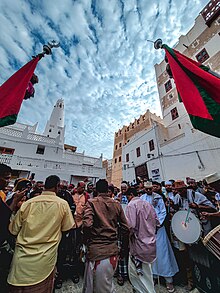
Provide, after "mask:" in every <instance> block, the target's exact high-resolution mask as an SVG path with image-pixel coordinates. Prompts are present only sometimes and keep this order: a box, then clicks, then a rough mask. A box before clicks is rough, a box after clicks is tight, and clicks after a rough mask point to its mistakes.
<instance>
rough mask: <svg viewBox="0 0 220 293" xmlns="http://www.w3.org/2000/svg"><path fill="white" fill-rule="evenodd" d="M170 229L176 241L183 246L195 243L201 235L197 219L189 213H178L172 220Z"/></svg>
mask: <svg viewBox="0 0 220 293" xmlns="http://www.w3.org/2000/svg"><path fill="white" fill-rule="evenodd" d="M171 227H172V230H173V233H174V235H175V236H176V238H177V239H179V240H180V241H182V242H183V243H185V244H193V243H195V242H197V241H198V240H199V239H200V237H201V233H202V227H201V225H200V222H199V220H198V218H197V217H196V216H195V215H194V214H193V213H192V212H191V211H190V210H188V211H178V212H177V213H175V215H174V216H173V218H172V221H171Z"/></svg>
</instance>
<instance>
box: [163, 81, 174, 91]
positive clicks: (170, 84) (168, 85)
mask: <svg viewBox="0 0 220 293" xmlns="http://www.w3.org/2000/svg"><path fill="white" fill-rule="evenodd" d="M164 86H165V90H166V93H167V92H169V91H170V90H171V89H172V83H171V81H170V80H168V81H167V82H166V83H165V85H164Z"/></svg>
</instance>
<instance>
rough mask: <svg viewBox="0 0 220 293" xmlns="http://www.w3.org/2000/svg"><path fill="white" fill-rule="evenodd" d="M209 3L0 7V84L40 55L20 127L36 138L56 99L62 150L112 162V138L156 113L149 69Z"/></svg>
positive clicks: (102, 0)
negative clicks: (34, 131) (53, 44)
mask: <svg viewBox="0 0 220 293" xmlns="http://www.w3.org/2000/svg"><path fill="white" fill-rule="evenodd" d="M207 3H208V0H181V1H179V0H78V1H77V0H62V1H60V0H35V1H28V0H16V1H14V0H0V23H1V34H0V55H1V59H0V67H1V75H0V83H3V82H4V81H5V80H6V79H7V78H8V77H9V76H10V75H11V74H12V73H13V72H14V71H15V70H17V69H18V68H19V67H20V66H22V65H23V64H24V63H26V62H27V61H28V60H30V57H31V56H32V55H34V54H36V53H38V52H40V51H41V48H42V45H43V44H44V43H46V42H47V41H48V40H52V39H55V40H59V41H60V43H61V48H60V49H57V50H56V51H55V50H54V54H53V55H52V57H47V58H44V59H43V60H41V62H39V64H38V67H37V70H36V73H37V74H38V76H39V79H40V83H39V84H38V85H37V86H36V94H35V98H34V99H31V100H29V101H25V102H24V103H23V106H22V109H21V112H20V114H19V122H23V123H31V124H33V123H36V122H37V121H39V129H38V130H39V131H40V132H41V131H43V129H44V126H45V124H46V121H47V119H48V117H49V115H50V111H51V109H52V107H53V105H54V103H55V102H56V100H57V99H58V98H64V100H65V123H66V143H69V144H74V145H76V146H78V150H79V151H83V150H85V151H86V153H87V154H89V155H97V156H99V155H100V153H103V154H104V157H108V158H111V156H112V146H113V137H114V132H115V131H117V130H118V128H119V127H122V126H123V125H124V124H128V123H129V122H130V121H131V120H133V119H134V118H135V117H138V116H139V115H140V114H141V113H143V112H144V111H146V110H147V109H148V108H149V109H150V110H151V111H152V112H156V113H157V114H160V106H159V101H158V93H157V87H156V82H155V73H154V64H155V63H156V62H160V61H161V60H162V58H163V53H162V52H159V51H154V49H153V46H152V44H151V43H147V42H146V40H147V39H151V40H155V39H156V38H158V37H162V38H163V41H164V42H166V43H167V44H169V45H170V46H172V45H174V44H175V43H176V42H177V40H178V37H179V36H180V35H181V34H185V33H186V32H187V30H189V28H190V27H191V26H192V25H193V23H194V19H195V17H196V16H197V15H198V13H199V12H200V11H201V9H202V8H203V6H204V5H206V4H207Z"/></svg>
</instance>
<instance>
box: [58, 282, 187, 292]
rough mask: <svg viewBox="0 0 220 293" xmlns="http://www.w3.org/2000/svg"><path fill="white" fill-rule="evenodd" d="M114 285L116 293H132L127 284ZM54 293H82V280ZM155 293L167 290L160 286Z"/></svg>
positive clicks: (178, 288)
mask: <svg viewBox="0 0 220 293" xmlns="http://www.w3.org/2000/svg"><path fill="white" fill-rule="evenodd" d="M115 280H116V279H115ZM115 283H116V284H115V286H116V292H117V293H132V292H133V291H132V288H131V285H130V284H129V282H125V284H124V286H118V285H117V282H115ZM175 292H177V293H186V292H188V291H187V290H186V289H185V288H182V287H181V288H180V287H176V291H175ZM56 293H82V279H81V280H80V282H79V283H78V284H73V282H72V281H71V280H68V281H66V282H64V283H63V287H62V288H61V289H59V290H56ZM143 293H145V292H143ZM156 293H167V290H166V288H165V287H164V286H163V285H161V286H160V287H159V286H158V285H157V286H156Z"/></svg>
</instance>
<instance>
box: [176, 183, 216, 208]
mask: <svg viewBox="0 0 220 293" xmlns="http://www.w3.org/2000/svg"><path fill="white" fill-rule="evenodd" d="M173 188H174V189H175V190H176V191H177V192H178V194H177V195H176V198H175V205H177V206H178V207H179V208H178V209H185V210H186V209H188V208H191V209H196V210H199V211H207V212H215V211H216V209H215V206H214V205H213V204H212V203H211V201H209V200H208V199H207V197H206V196H205V195H203V194H201V193H199V192H196V191H194V190H192V189H187V186H186V184H185V183H184V181H182V180H177V181H175V182H174V184H173Z"/></svg>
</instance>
